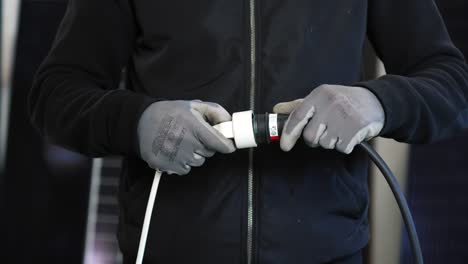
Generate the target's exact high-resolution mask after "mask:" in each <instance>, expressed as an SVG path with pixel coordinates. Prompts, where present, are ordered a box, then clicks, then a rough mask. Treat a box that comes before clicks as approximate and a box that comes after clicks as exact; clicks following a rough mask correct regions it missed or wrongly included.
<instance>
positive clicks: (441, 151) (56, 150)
mask: <svg viewBox="0 0 468 264" xmlns="http://www.w3.org/2000/svg"><path fill="white" fill-rule="evenodd" d="M97 1H98V0H97ZM428 1H429V0H428ZM436 2H437V4H438V5H439V8H440V11H441V13H442V15H443V17H444V19H445V21H446V24H447V27H448V29H449V32H450V34H451V36H452V39H453V41H454V42H455V44H456V45H457V46H458V47H459V48H460V49H461V50H462V51H463V52H464V54H465V56H466V57H468V1H467V0H438V1H436ZM66 5H67V0H23V1H20V0H0V16H1V17H0V18H1V19H0V33H1V34H0V40H1V50H0V58H1V59H0V61H1V65H0V67H1V75H0V76H1V81H0V89H1V90H0V92H1V93H0V109H1V111H0V232H1V233H0V234H1V235H0V243H1V245H0V263H71V264H73V263H86V264H113V263H121V262H122V259H121V256H120V254H119V250H118V246H117V243H116V235H115V230H116V227H117V218H118V207H117V199H116V190H117V185H118V175H119V169H120V160H119V159H118V158H106V159H94V160H91V159H89V158H87V157H84V156H81V155H79V154H77V153H72V152H69V151H67V150H64V149H62V148H60V147H58V146H53V145H50V144H48V143H47V142H45V141H44V140H43V139H42V138H40V137H39V135H38V134H37V133H36V131H35V130H34V129H33V127H32V126H31V124H30V122H29V118H28V116H27V109H26V99H27V94H28V91H29V89H30V87H31V82H32V78H33V75H34V72H35V71H36V69H37V67H38V66H39V64H40V63H41V61H42V60H43V58H44V57H45V56H46V54H47V52H48V49H49V48H50V45H51V43H52V41H53V39H54V36H55V32H56V30H57V27H58V25H59V23H60V20H61V18H62V16H63V14H64V11H65V8H66ZM365 61H366V64H365V72H366V76H365V77H366V78H375V77H377V76H379V75H382V74H384V73H385V69H384V67H383V66H382V64H381V63H380V62H379V60H378V59H377V58H376V57H375V55H374V54H373V51H372V47H370V46H369V45H368V46H367V47H366V52H365ZM375 146H376V148H377V150H378V151H379V152H380V153H381V155H382V156H383V158H384V159H385V160H386V161H387V162H388V163H389V165H390V166H391V168H392V169H393V171H394V172H395V174H397V175H398V177H399V181H400V184H401V185H402V187H403V188H404V189H405V191H406V195H407V198H408V201H409V203H410V207H411V209H412V212H413V216H414V218H415V221H416V226H417V228H418V232H419V236H420V239H421V243H422V247H423V253H424V255H425V260H426V263H468V191H467V190H468V133H465V135H460V136H458V137H456V138H453V139H451V140H449V141H445V142H440V143H437V144H433V145H425V146H408V145H405V144H401V143H397V142H395V141H392V140H384V139H378V140H376V142H375ZM370 170H371V176H370V179H371V180H370V189H371V194H372V195H371V210H370V218H371V225H372V237H371V243H370V245H369V246H368V248H367V253H366V262H367V263H379V264H397V263H412V259H411V255H410V250H409V244H408V240H407V237H406V233H405V230H404V227H403V226H402V224H401V216H400V213H399V211H398V208H397V206H396V204H395V201H394V199H393V196H392V194H391V192H390V191H389V189H388V187H387V185H386V183H385V182H384V181H383V180H382V177H381V176H380V175H379V174H378V172H377V171H376V169H375V168H370Z"/></svg>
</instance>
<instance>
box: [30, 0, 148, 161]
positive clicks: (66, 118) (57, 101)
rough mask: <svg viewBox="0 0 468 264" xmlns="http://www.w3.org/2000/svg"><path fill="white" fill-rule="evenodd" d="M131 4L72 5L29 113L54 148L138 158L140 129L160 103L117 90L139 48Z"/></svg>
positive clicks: (75, 0) (101, 0)
mask: <svg viewBox="0 0 468 264" xmlns="http://www.w3.org/2000/svg"><path fill="white" fill-rule="evenodd" d="M133 19H134V18H133V13H132V10H131V9H130V6H129V5H128V3H127V1H126V0H98V1H97V0H70V1H69V4H68V8H67V11H66V14H65V16H64V18H63V20H62V23H61V25H60V27H59V30H58V33H57V35H56V38H55V40H54V43H53V46H52V49H51V51H50V52H49V54H48V56H47V57H46V59H45V61H44V62H43V63H42V64H41V66H40V67H39V69H38V71H37V73H36V76H35V79H34V83H33V87H32V90H31V92H30V94H29V100H28V107H29V114H30V117H31V120H32V122H33V124H34V126H35V127H37V128H38V130H39V131H40V132H41V134H42V135H43V136H45V137H46V138H47V139H48V140H50V141H51V142H52V143H56V144H58V145H61V146H64V147H66V148H69V149H71V150H74V151H77V152H80V153H83V154H86V155H89V156H103V155H130V156H134V155H138V152H139V150H138V144H137V142H136V141H137V139H136V138H137V135H136V130H137V129H136V128H137V123H138V120H139V117H140V115H141V113H142V112H143V111H144V109H145V108H146V107H147V106H148V105H149V104H151V103H152V102H154V101H155V100H154V99H152V98H150V97H147V96H145V95H142V94H137V93H134V92H132V91H129V90H125V89H118V86H119V81H120V77H121V72H122V68H123V67H124V66H125V65H126V64H127V63H128V61H129V59H130V56H131V53H132V50H133V45H134V43H135V38H136V37H135V34H136V32H135V25H134V20H133Z"/></svg>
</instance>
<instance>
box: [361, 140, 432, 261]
mask: <svg viewBox="0 0 468 264" xmlns="http://www.w3.org/2000/svg"><path fill="white" fill-rule="evenodd" d="M360 146H361V148H362V149H363V150H365V151H366V152H367V154H368V155H369V157H370V159H371V160H372V161H373V162H374V164H375V165H376V166H377V167H378V168H379V170H380V172H381V173H382V174H383V176H384V177H385V180H386V181H387V183H388V185H389V186H390V189H391V190H392V192H393V195H394V196H395V200H396V202H397V204H398V207H399V208H400V212H401V215H402V217H403V221H404V222H405V226H406V231H407V232H408V237H409V239H410V243H411V250H412V252H413V256H414V257H415V258H416V263H418V264H423V263H424V259H423V255H422V251H421V245H420V243H419V239H418V234H417V232H416V226H415V225H414V221H413V217H412V215H411V212H410V209H409V207H408V203H407V202H406V199H405V196H404V195H403V192H402V191H401V189H400V185H398V181H397V179H396V178H395V175H393V172H392V171H391V170H390V168H389V167H388V166H387V164H386V163H385V161H384V160H383V159H382V157H380V155H379V154H378V153H377V152H376V151H375V150H374V149H373V148H372V146H371V145H370V144H369V143H367V142H363V143H361V144H360Z"/></svg>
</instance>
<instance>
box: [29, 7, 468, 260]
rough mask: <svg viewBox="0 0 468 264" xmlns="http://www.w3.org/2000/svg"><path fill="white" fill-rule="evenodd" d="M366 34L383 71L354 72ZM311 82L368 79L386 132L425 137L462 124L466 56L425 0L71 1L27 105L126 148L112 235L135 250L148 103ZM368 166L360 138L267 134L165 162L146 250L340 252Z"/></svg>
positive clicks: (264, 100)
mask: <svg viewBox="0 0 468 264" xmlns="http://www.w3.org/2000/svg"><path fill="white" fill-rule="evenodd" d="M366 37H368V38H369V40H370V41H371V43H372V44H373V46H374V47H375V49H376V51H377V53H378V55H379V57H380V58H381V59H382V60H383V62H384V64H385V66H386V70H387V73H388V74H387V75H386V76H383V77H381V78H379V79H377V80H371V81H365V82H361V76H362V74H361V73H362V72H361V69H362V49H363V44H364V42H365V39H366ZM124 67H126V79H127V87H126V89H121V88H119V80H120V79H121V78H120V77H121V72H122V68H124ZM321 84H340V85H359V86H362V87H365V88H367V89H369V90H371V91H372V92H373V93H374V94H375V95H376V96H377V97H378V98H379V100H380V101H381V103H382V105H383V107H384V109H385V114H386V123H385V126H384V129H383V131H382V132H381V135H382V136H384V137H389V138H394V139H396V140H399V141H403V142H409V143H426V142H433V141H436V140H441V139H444V138H446V137H448V136H450V135H451V134H453V133H455V132H458V131H460V130H462V129H464V128H466V127H467V124H468V108H467V98H468V69H467V66H466V62H465V61H464V58H463V56H462V54H461V53H460V52H459V51H458V50H457V49H456V48H455V47H454V46H453V44H452V42H451V40H450V38H449V36H448V34H447V31H446V29H445V26H444V24H443V21H442V19H441V17H440V15H439V12H438V10H437V7H436V6H435V4H434V2H433V1H432V0H412V1H408V0H330V1H318V0H288V1H286V0H268V1H266V0H199V1H193V0H171V1H159V0H151V1H150V0H71V1H70V3H69V6H68V9H67V12H66V15H65V17H64V19H63V22H62V24H61V27H60V29H59V31H58V33H57V37H56V39H55V42H54V44H53V47H52V48H51V51H50V53H49V55H48V57H47V58H46V59H45V61H44V63H43V64H42V65H41V67H40V69H39V70H38V72H37V75H36V78H35V83H34V87H33V89H32V91H31V94H30V98H29V107H30V114H31V118H32V121H33V123H34V124H35V126H36V127H38V129H39V130H40V132H41V133H42V134H43V135H44V136H45V137H46V138H48V139H49V140H50V141H52V142H54V143H56V144H60V145H62V146H65V147H67V148H69V149H72V150H75V151H78V152H81V153H84V154H86V155H89V156H105V155H123V156H124V157H125V161H124V167H123V169H122V177H121V182H120V191H119V201H120V209H121V210H120V219H119V220H120V221H119V231H118V238H119V243H120V247H121V250H122V252H123V253H124V255H125V256H126V257H127V258H129V259H134V258H135V256H136V251H137V247H138V241H139V236H140V232H141V226H142V222H143V217H144V211H145V207H146V202H147V199H148V195H149V189H150V186H151V181H152V179H153V178H152V176H153V174H154V171H152V169H150V168H149V167H148V166H147V165H146V163H145V162H144V161H142V160H141V159H140V158H139V155H138V151H139V150H138V144H137V135H136V126H137V123H138V120H139V117H140V115H141V113H142V112H143V111H144V109H145V108H146V107H147V106H148V105H149V104H151V103H153V102H155V101H157V100H158V98H164V99H166V100H175V99H177V100H193V99H200V100H203V101H209V102H216V103H219V104H221V105H222V106H224V107H225V108H226V109H227V110H228V111H229V112H231V113H233V112H237V111H244V110H248V109H253V110H254V111H255V112H258V113H263V112H268V111H271V110H272V107H273V105H275V104H276V103H278V102H283V101H289V100H293V99H297V98H302V97H304V96H306V95H307V94H309V93H310V92H311V91H312V89H314V88H315V87H317V86H319V85H321ZM367 165H368V164H367V159H366V156H365V155H364V153H363V152H362V151H361V150H359V149H357V150H355V151H354V152H353V153H352V154H351V155H344V154H340V153H338V152H335V151H330V150H323V149H319V148H317V149H311V148H308V147H306V146H304V144H298V145H297V146H296V147H295V148H294V149H293V150H292V151H291V152H289V153H284V152H282V151H281V150H280V149H279V146H278V145H275V144H271V145H268V146H262V147H259V148H257V149H255V150H239V151H236V152H235V153H233V154H230V155H221V154H217V155H215V156H214V157H213V158H210V159H208V160H207V162H206V163H205V165H204V166H202V167H200V168H193V169H192V171H191V173H190V174H189V175H187V176H185V177H177V176H163V178H162V180H161V183H160V188H159V191H158V196H157V200H156V206H155V213H154V215H153V219H152V223H151V227H150V231H149V239H148V243H147V248H146V258H145V263H226V264H227V263H249V264H250V263H262V264H264V263H265V264H266V263H268V264H276V263H295V264H301V263H326V262H329V261H333V260H335V259H338V258H341V257H345V256H348V255H352V254H354V253H355V252H357V251H359V250H360V249H361V248H363V247H364V246H365V245H366V244H367V242H368V238H369V227H368V220H367V210H368V187H367V168H368V166H367Z"/></svg>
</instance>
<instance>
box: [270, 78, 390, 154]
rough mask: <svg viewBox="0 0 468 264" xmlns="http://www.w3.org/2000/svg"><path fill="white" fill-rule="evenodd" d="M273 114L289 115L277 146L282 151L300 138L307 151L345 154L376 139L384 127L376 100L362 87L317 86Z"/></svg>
mask: <svg viewBox="0 0 468 264" xmlns="http://www.w3.org/2000/svg"><path fill="white" fill-rule="evenodd" d="M273 111H274V112H276V113H280V114H290V116H289V118H288V120H287V121H286V124H285V126H284V129H283V132H282V136H281V142H280V145H281V149H282V150H284V151H289V150H291V149H292V148H293V147H294V145H295V144H296V141H297V139H298V138H299V137H300V136H301V134H302V135H303V138H304V141H305V143H306V144H307V145H309V146H311V147H317V146H322V147H323V148H326V149H336V150H338V151H340V152H343V153H346V154H349V153H351V152H352V151H353V149H354V147H355V146H356V145H358V144H360V143H361V142H362V141H364V140H369V139H371V138H373V137H375V136H377V135H378V134H379V133H380V131H381V130H382V128H383V126H384V123H385V113H384V110H383V108H382V105H381V104H380V102H379V100H378V99H377V97H376V96H375V95H374V94H373V93H372V92H370V91H369V90H367V89H365V88H362V87H348V86H341V85H321V86H319V87H317V88H316V89H314V90H313V91H312V92H311V93H310V94H309V95H308V96H307V97H305V98H304V99H298V100H295V101H291V102H286V103H279V104H277V105H275V107H274V109H273Z"/></svg>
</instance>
